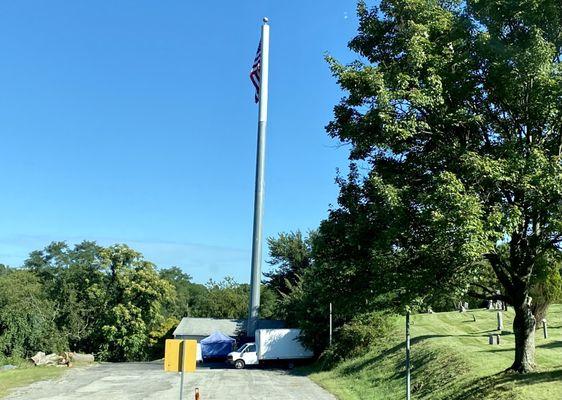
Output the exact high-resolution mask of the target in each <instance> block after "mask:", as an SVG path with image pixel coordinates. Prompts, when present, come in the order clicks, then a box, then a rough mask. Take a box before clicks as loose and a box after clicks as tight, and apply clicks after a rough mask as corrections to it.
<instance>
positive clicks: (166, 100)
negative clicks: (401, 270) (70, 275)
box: [0, 0, 357, 282]
mask: <svg viewBox="0 0 562 400" xmlns="http://www.w3.org/2000/svg"><path fill="white" fill-rule="evenodd" d="M264 15H267V16H268V17H269V18H270V21H271V60H270V63H271V66H270V79H271V80H270V104H269V126H268V142H267V170H266V200H265V219H264V232H265V235H266V236H271V235H275V234H276V233H278V232H281V231H289V230H296V229H301V230H304V231H306V230H308V229H311V228H314V227H316V226H317V225H318V223H319V221H320V220H321V219H323V218H325V216H326V215H327V210H328V208H329V205H330V204H333V203H335V201H336V196H337V187H336V185H335V184H334V177H335V175H336V168H343V169H345V167H346V165H347V149H346V148H345V147H343V148H342V147H340V146H339V143H338V142H336V141H333V140H331V139H330V138H329V137H328V136H327V134H326V133H325V131H324V126H325V125H326V124H327V123H328V122H329V120H330V118H331V116H332V108H333V106H334V105H335V104H336V103H337V101H338V100H339V98H340V97H341V96H342V94H341V92H340V91H339V89H338V87H337V84H336V82H335V80H334V79H333V78H332V77H331V75H330V71H329V70H328V67H327V65H326V63H325V61H324V59H323V55H324V53H325V52H329V53H330V54H332V55H334V56H336V57H337V58H339V59H340V60H342V61H345V62H347V61H350V60H352V59H353V57H354V56H353V54H351V53H350V52H349V50H348V49H347V41H348V40H349V39H351V38H352V36H353V35H354V33H355V32H356V27H357V20H356V17H355V1H354V0H353V1H352V0H324V1H322V2H319V1H315V2H312V1H304V2H303V1H294V0H290V1H273V0H271V1H241V2H232V1H224V0H221V1H218V2H188V1H179V0H169V1H159V2H155V1H139V0H135V1H129V0H126V1H125V0H120V1H118V2H100V1H93V0H88V1H76V2H74V1H73V2H69V1H58V0H50V1H41V0H35V1H28V0H18V1H4V2H1V3H0V49H2V54H1V56H0V137H1V138H2V142H1V146H0V151H1V156H2V157H1V160H2V168H0V182H1V185H2V186H1V187H2V195H1V196H0V263H6V264H10V265H14V266H17V265H20V264H21V263H22V261H23V260H24V259H25V258H26V256H27V254H28V253H29V252H30V251H32V250H35V249H39V248H43V247H44V246H45V245H47V244H48V243H49V242H50V241H53V240H66V241H68V242H69V243H75V242H78V241H81V240H83V239H88V240H96V241H98V242H99V243H101V244H104V245H108V244H112V243H127V244H129V245H131V246H132V247H134V248H135V249H137V250H139V251H141V252H143V253H144V254H145V256H146V258H147V259H149V260H151V261H153V262H155V263H156V264H157V265H159V266H161V267H166V266H171V265H178V266H180V267H182V268H183V269H184V270H185V271H186V272H188V273H189V274H191V275H192V276H193V277H194V279H195V280H196V281H200V282H204V281H206V280H208V279H209V278H213V279H221V278H222V277H223V276H225V275H230V276H233V277H234V278H235V279H237V280H239V281H242V282H245V281H248V280H249V274H250V246H251V234H252V233H251V230H252V210H253V185H254V166H255V148H256V121H257V107H256V105H255V104H254V103H253V88H252V85H251V83H250V81H249V78H248V74H249V70H250V66H251V64H252V61H253V58H254V55H255V51H256V47H257V43H258V41H259V29H260V23H261V18H262V17H263V16H264ZM264 268H265V269H267V266H266V265H265V264H264Z"/></svg>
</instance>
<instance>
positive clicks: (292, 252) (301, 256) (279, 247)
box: [264, 231, 314, 294]
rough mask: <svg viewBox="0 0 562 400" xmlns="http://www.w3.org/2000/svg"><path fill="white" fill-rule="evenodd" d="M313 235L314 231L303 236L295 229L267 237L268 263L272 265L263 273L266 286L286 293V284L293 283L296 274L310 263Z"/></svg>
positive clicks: (295, 280)
mask: <svg viewBox="0 0 562 400" xmlns="http://www.w3.org/2000/svg"><path fill="white" fill-rule="evenodd" d="M313 237H314V232H311V233H310V234H309V236H308V237H307V238H303V236H302V233H301V232H300V231H296V232H289V233H280V234H279V235H278V236H277V237H276V238H275V237H269V238H267V245H268V246H269V257H270V260H269V261H268V263H269V264H270V265H271V266H273V267H274V269H273V270H272V271H270V272H266V273H264V276H265V277H266V278H267V280H266V283H267V286H269V287H270V288H271V289H273V290H274V291H276V292H278V293H282V294H287V292H288V286H289V285H294V284H295V283H296V282H297V278H298V276H299V275H301V274H302V273H303V272H304V270H305V269H306V268H308V267H310V265H311V262H312V258H311V241H312V240H313V239H312V238H313Z"/></svg>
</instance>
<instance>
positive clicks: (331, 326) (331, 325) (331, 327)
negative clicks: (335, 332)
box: [330, 302, 333, 346]
mask: <svg viewBox="0 0 562 400" xmlns="http://www.w3.org/2000/svg"><path fill="white" fill-rule="evenodd" d="M332 329H333V324H332V302H330V346H331V345H332Z"/></svg>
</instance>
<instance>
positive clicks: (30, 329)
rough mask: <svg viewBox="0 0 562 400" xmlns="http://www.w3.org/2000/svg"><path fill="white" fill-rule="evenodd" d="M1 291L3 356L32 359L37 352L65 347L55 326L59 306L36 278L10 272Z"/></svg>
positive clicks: (1, 279) (0, 346)
mask: <svg viewBox="0 0 562 400" xmlns="http://www.w3.org/2000/svg"><path fill="white" fill-rule="evenodd" d="M0 288H1V290H0V354H3V355H4V356H6V357H14V358H17V357H28V356H30V355H32V353H34V352H35V351H37V350H44V351H57V350H61V349H63V348H64V347H65V345H66V342H65V339H64V337H62V335H60V334H59V332H58V331H57V328H56V325H55V323H54V319H55V315H56V310H55V305H54V304H53V302H51V301H50V300H49V299H48V298H47V297H46V296H45V293H44V290H43V289H44V288H43V286H42V285H41V283H40V281H39V279H37V277H36V276H35V275H33V274H32V273H30V272H28V271H20V270H8V269H7V268H6V269H5V270H4V272H3V273H2V274H0Z"/></svg>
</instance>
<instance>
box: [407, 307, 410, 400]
mask: <svg viewBox="0 0 562 400" xmlns="http://www.w3.org/2000/svg"><path fill="white" fill-rule="evenodd" d="M406 400H410V311H408V312H407V313H406Z"/></svg>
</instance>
